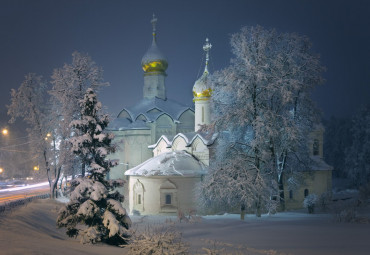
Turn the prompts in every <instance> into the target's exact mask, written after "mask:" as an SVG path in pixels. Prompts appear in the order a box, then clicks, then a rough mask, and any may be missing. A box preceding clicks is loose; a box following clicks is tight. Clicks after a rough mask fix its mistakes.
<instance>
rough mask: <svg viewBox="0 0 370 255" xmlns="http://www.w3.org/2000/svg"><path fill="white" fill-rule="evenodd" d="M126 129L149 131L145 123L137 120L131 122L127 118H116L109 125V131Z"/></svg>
mask: <svg viewBox="0 0 370 255" xmlns="http://www.w3.org/2000/svg"><path fill="white" fill-rule="evenodd" d="M127 129H150V128H149V127H148V125H147V124H146V123H145V121H142V120H137V121H135V122H131V121H130V120H129V119H127V118H117V119H115V120H113V121H112V122H111V123H109V130H127Z"/></svg>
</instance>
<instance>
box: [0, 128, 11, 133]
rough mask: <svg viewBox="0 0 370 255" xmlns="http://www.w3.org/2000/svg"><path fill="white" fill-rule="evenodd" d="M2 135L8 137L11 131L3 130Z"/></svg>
mask: <svg viewBox="0 0 370 255" xmlns="http://www.w3.org/2000/svg"><path fill="white" fill-rule="evenodd" d="M1 133H2V134H3V135H8V134H9V131H8V129H6V128H3V130H2V131H1Z"/></svg>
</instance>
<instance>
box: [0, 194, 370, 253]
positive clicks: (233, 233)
mask: <svg viewBox="0 0 370 255" xmlns="http://www.w3.org/2000/svg"><path fill="white" fill-rule="evenodd" d="M59 208H60V204H59V203H58V202H56V201H53V200H49V199H47V200H37V201H34V202H32V203H30V204H28V205H27V206H24V207H19V208H17V209H16V210H15V211H13V212H12V213H11V214H7V215H6V216H4V215H2V217H1V218H0V254H26V255H28V254H35V255H36V254H37V255H41V254H45V255H46V254H52V255H58V254H63V255H65V254H68V255H73V254H76V255H77V254H92V255H93V254H104V255H110V254H117V255H118V254H126V253H127V250H126V249H122V248H117V247H112V246H108V245H104V244H99V245H82V244H80V243H79V241H78V240H76V239H70V238H68V237H67V236H66V235H65V229H57V228H56V227H55V226H56V224H55V219H56V214H57V211H58V209H59ZM132 220H133V222H134V223H135V224H136V226H138V227H139V228H140V226H147V225H148V224H154V225H158V224H168V225H172V226H174V227H175V228H176V229H177V230H179V231H180V232H181V233H182V236H183V239H184V241H185V242H188V243H189V244H190V246H191V251H192V253H197V254H206V253H205V251H204V250H203V251H202V248H203V247H205V248H221V247H228V245H225V244H224V245H221V244H219V242H222V243H226V244H230V247H231V248H230V247H229V248H227V249H229V250H233V251H238V252H243V253H238V254H251V255H252V254H271V255H273V254H276V255H277V254H284V255H287V254H295V255H308V254H309V255H319V254H320V255H321V254H325V255H331V254H333V255H334V254H335V255H344V254H346V255H347V254H355V255H362V254H364V255H365V254H369V251H370V242H369V240H370V224H356V223H338V222H335V221H334V220H333V217H332V216H330V215H325V214H314V215H308V214H306V213H304V212H294V213H292V212H289V213H279V214H277V215H273V216H268V215H263V216H262V217H261V218H256V217H255V216H251V215H247V217H246V219H245V221H241V220H239V215H233V214H226V215H222V216H205V217H203V218H202V219H201V220H200V221H199V222H196V223H185V222H182V223H179V222H177V218H176V217H165V216H146V217H140V216H132ZM220 254H227V252H226V251H225V252H224V253H220Z"/></svg>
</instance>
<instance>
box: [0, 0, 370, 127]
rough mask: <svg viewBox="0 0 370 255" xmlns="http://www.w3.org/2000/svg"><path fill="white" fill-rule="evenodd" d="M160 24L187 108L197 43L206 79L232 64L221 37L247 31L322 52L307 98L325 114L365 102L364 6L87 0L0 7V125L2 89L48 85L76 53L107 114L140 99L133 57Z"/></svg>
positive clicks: (343, 113) (368, 94) (171, 91)
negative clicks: (93, 70) (100, 73)
mask: <svg viewBox="0 0 370 255" xmlns="http://www.w3.org/2000/svg"><path fill="white" fill-rule="evenodd" d="M153 13H155V14H156V16H157V18H158V23H157V38H158V46H159V48H160V49H161V51H162V52H163V53H164V54H165V55H166V56H167V59H168V62H169V67H168V69H167V74H168V76H167V79H166V86H167V96H168V97H169V98H172V99H175V100H178V101H180V102H182V103H184V104H188V105H190V104H192V86H193V84H194V81H195V80H196V79H197V75H198V74H200V72H201V71H202V69H203V62H202V57H203V50H202V45H203V43H204V41H205V38H206V37H208V38H209V39H210V42H211V43H212V45H213V48H212V51H211V65H210V67H211V72H212V71H215V70H219V69H221V68H224V67H226V66H227V65H228V64H229V61H230V58H231V57H232V54H231V51H230V44H229V39H230V35H231V34H232V33H236V32H238V31H239V30H240V28H241V27H242V26H245V25H257V24H258V25H262V26H264V27H266V28H276V29H277V30H278V31H279V32H297V33H299V34H304V35H307V36H308V37H309V38H310V39H311V41H312V43H313V48H314V51H315V52H317V53H319V54H320V55H321V59H322V64H323V65H324V66H326V68H327V71H326V73H325V74H324V77H325V79H326V83H325V84H324V85H323V86H321V87H320V88H318V89H317V91H316V92H315V94H314V99H315V100H316V101H317V104H318V106H319V107H320V108H321V109H322V111H323V113H324V117H325V118H328V117H330V116H332V115H334V116H337V117H348V116H350V115H351V114H352V113H353V112H354V111H356V110H357V109H358V108H359V107H360V106H361V105H363V104H365V103H366V102H367V101H370V100H369V99H370V64H369V61H370V1H365V0H364V1H360V0H355V1H339V0H336V1H312V0H310V1H303V0H300V1H297V0H295V1H279V0H271V1H264V0H258V1H250V0H244V1H232V0H228V1H216V0H213V1H201V0H197V1H189V0H186V1H175V0H172V1H159V0H157V1H140V0H137V1H115V0H108V1H86V0H69V1H54V0H23V1H20V0H19V1H18V0H0V31H1V39H0V70H1V75H0V84H1V98H0V100H1V104H0V105H1V106H0V124H1V125H5V123H6V121H7V120H8V117H7V116H6V107H5V105H7V104H9V103H10V89H11V88H18V87H19V86H20V84H21V82H22V81H23V79H24V76H25V74H27V73H29V72H34V73H37V74H40V75H43V76H44V77H45V78H47V79H49V78H50V76H51V74H52V71H53V69H54V68H59V67H62V65H63V64H64V63H70V62H71V60H72V57H71V54H72V52H73V51H75V50H77V51H80V52H84V53H88V54H89V55H90V56H91V57H92V59H93V60H94V61H95V62H96V63H97V64H98V65H99V66H101V67H103V69H104V78H105V80H106V81H108V82H110V84H111V85H110V87H107V88H105V89H104V90H103V91H102V92H101V94H100V100H101V101H102V102H103V104H104V105H106V106H107V107H108V110H109V112H110V113H112V115H114V116H115V115H117V114H118V113H119V111H120V110H121V109H122V108H123V107H124V106H129V105H132V104H134V103H135V102H136V101H137V100H139V99H140V98H142V88H143V71H142V69H141V64H140V62H141V58H142V56H143V55H144V54H145V52H146V50H147V49H148V48H149V46H150V44H151V41H152V35H151V30H152V27H151V24H150V20H151V18H152V14H153Z"/></svg>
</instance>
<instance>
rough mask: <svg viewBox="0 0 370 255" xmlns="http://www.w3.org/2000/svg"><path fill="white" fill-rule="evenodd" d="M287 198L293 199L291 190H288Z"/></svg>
mask: <svg viewBox="0 0 370 255" xmlns="http://www.w3.org/2000/svg"><path fill="white" fill-rule="evenodd" d="M289 198H290V199H293V190H289Z"/></svg>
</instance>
